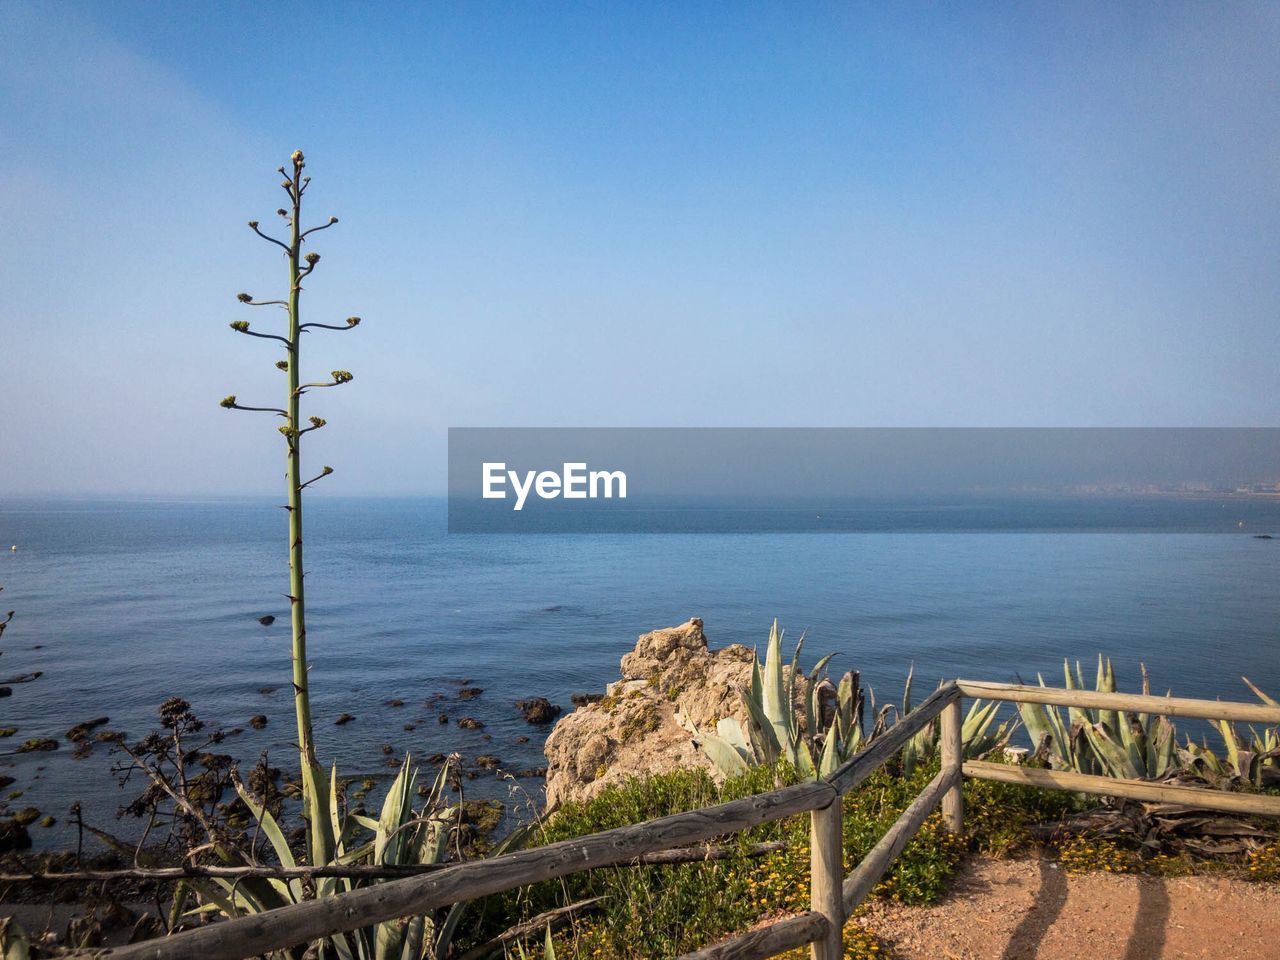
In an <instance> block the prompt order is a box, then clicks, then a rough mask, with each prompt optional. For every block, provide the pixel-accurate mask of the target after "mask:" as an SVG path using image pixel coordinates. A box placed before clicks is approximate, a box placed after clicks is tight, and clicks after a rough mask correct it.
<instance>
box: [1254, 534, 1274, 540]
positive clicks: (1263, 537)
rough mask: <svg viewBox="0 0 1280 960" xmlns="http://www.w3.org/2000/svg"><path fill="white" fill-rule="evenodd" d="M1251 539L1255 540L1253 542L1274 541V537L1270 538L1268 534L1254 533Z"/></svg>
mask: <svg viewBox="0 0 1280 960" xmlns="http://www.w3.org/2000/svg"><path fill="white" fill-rule="evenodd" d="M1253 539H1255V540H1274V539H1275V537H1273V536H1271V534H1269V533H1255V534H1254V535H1253Z"/></svg>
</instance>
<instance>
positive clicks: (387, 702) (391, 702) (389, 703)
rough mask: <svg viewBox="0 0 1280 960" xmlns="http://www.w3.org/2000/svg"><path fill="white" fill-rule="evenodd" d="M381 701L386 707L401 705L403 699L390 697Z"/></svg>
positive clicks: (402, 704)
mask: <svg viewBox="0 0 1280 960" xmlns="http://www.w3.org/2000/svg"><path fill="white" fill-rule="evenodd" d="M383 703H384V704H385V705H386V706H388V707H403V706H404V701H403V700H399V699H397V698H395V697H392V698H391V699H390V700H384V701H383Z"/></svg>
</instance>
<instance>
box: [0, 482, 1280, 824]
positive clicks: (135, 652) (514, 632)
mask: <svg viewBox="0 0 1280 960" xmlns="http://www.w3.org/2000/svg"><path fill="white" fill-rule="evenodd" d="M1091 504H1092V505H1091ZM832 516H834V517H837V518H840V519H837V520H835V521H834V523H833V522H831V521H830V519H829V520H828V523H827V524H826V525H825V526H824V525H822V524H816V525H810V528H809V529H804V530H802V531H801V532H765V533H760V532H752V533H746V532H740V531H741V530H743V529H747V528H756V529H758V527H759V523H758V517H757V518H756V519H755V520H753V521H751V522H750V523H744V521H743V514H742V513H741V511H740V510H737V509H736V508H733V507H732V505H729V506H726V507H725V509H724V510H722V511H721V512H720V513H719V514H717V513H715V512H714V511H711V512H708V511H707V510H705V509H704V510H703V511H701V512H700V513H699V514H698V518H697V523H696V529H697V530H698V532H696V533H682V532H679V529H680V528H679V525H678V522H677V523H675V524H674V525H673V524H672V523H668V524H667V526H666V527H664V528H663V529H665V530H666V531H667V532H661V533H643V532H639V533H611V534H596V533H592V532H591V529H592V524H591V521H590V517H589V516H588V515H586V514H584V518H583V520H582V522H581V529H579V530H578V531H577V532H573V533H546V534H530V535H522V534H489V535H486V534H452V535H451V534H449V533H448V526H447V511H446V504H445V502H444V501H443V500H442V499H431V498H400V499H345V498H339V497H320V496H317V497H314V498H312V499H311V500H310V501H309V502H308V505H307V516H306V520H307V536H306V543H305V547H306V553H307V562H308V576H307V600H308V628H309V644H310V650H309V653H310V659H311V664H312V666H311V686H312V700H313V710H314V714H315V723H316V732H317V739H318V745H319V753H320V756H321V759H322V761H323V762H324V763H325V764H326V765H327V764H330V763H336V764H337V766H338V770H339V773H340V775H341V776H344V777H351V778H366V777H373V778H375V779H376V780H378V781H379V782H384V783H385V782H386V779H387V778H388V777H389V776H390V775H391V774H392V773H393V771H392V770H391V769H389V768H388V767H387V765H386V762H385V760H386V754H385V752H384V751H385V750H386V749H387V748H389V749H390V750H391V751H392V753H393V754H394V755H395V756H397V757H399V756H404V755H405V753H408V754H409V755H410V756H411V757H412V758H416V759H425V758H427V757H430V756H431V755H433V754H437V753H445V754H449V753H453V752H457V753H460V754H461V755H462V756H463V757H464V759H465V760H467V761H468V762H471V761H474V759H475V758H476V757H477V756H479V755H481V754H489V755H493V756H497V757H498V758H499V760H500V762H501V767H502V768H503V769H505V770H508V771H521V770H528V769H530V768H536V767H539V766H542V765H543V764H544V763H545V761H544V759H543V757H542V743H543V740H544V739H545V736H546V734H547V732H548V728H546V727H534V726H530V725H529V724H528V723H526V722H525V720H524V719H523V717H522V716H521V714H520V712H519V711H518V710H517V708H516V705H515V702H516V701H517V700H521V699H526V698H530V697H536V696H544V697H547V698H548V699H550V700H551V701H553V702H554V703H557V704H560V705H561V706H562V707H563V708H564V709H565V710H566V711H568V710H571V709H572V705H571V703H570V697H571V695H572V694H574V693H578V692H589V693H591V692H594V693H599V692H602V691H603V689H604V686H605V684H607V683H609V682H610V681H612V680H615V679H617V678H618V675H619V674H618V662H619V659H620V658H621V657H622V656H623V654H625V653H626V652H627V651H628V650H630V649H631V648H632V647H633V646H634V644H635V641H636V638H637V637H638V636H639V635H640V634H642V633H644V632H646V631H649V630H653V629H655V628H659V627H665V626H671V625H675V624H679V623H682V622H684V621H686V620H688V619H689V618H690V617H700V618H702V620H703V621H704V623H705V629H706V633H707V635H708V637H709V638H710V641H711V644H712V646H713V647H714V646H721V645H725V644H729V643H744V644H747V645H755V646H759V647H760V648H761V652H762V653H763V645H764V642H765V640H766V638H767V636H768V631H769V627H770V624H771V623H772V622H773V620H774V619H775V618H776V619H777V620H778V622H779V623H780V624H781V625H782V626H783V627H784V628H785V630H786V631H787V638H788V639H787V641H786V642H787V644H788V649H789V648H790V644H791V643H792V642H793V641H794V640H795V639H796V638H798V637H799V636H801V635H802V634H803V635H804V637H805V648H804V649H805V654H804V657H803V658H802V659H803V663H804V664H805V665H809V664H812V663H813V662H814V661H815V660H816V659H817V658H818V657H820V656H824V655H826V654H828V653H832V654H835V658H834V660H833V661H832V664H831V671H832V672H833V673H836V674H839V673H842V672H843V671H845V670H858V671H860V672H861V674H862V677H863V680H864V682H865V683H867V684H869V685H870V686H871V688H872V689H873V691H874V693H875V696H876V698H877V700H878V701H879V702H881V703H883V702H891V701H898V700H900V699H901V697H902V692H903V681H904V678H905V677H906V675H907V672H908V670H910V669H912V668H914V675H915V691H916V695H917V697H918V698H919V697H923V696H924V695H926V694H927V693H928V691H929V690H930V689H931V688H932V687H933V686H934V685H935V684H936V683H937V682H938V681H939V680H941V679H942V678H954V677H966V678H972V679H984V680H996V681H1017V680H1024V681H1027V682H1035V679H1036V677H1037V675H1038V674H1043V675H1044V677H1045V679H1046V680H1047V681H1048V682H1050V683H1053V684H1061V682H1062V669H1063V660H1064V658H1065V659H1067V660H1069V661H1071V662H1072V663H1074V662H1075V661H1077V660H1078V661H1080V662H1081V663H1082V665H1083V671H1084V673H1085V676H1086V679H1088V680H1090V681H1091V679H1092V676H1093V672H1094V670H1095V666H1096V662H1097V658H1098V656H1099V655H1100V654H1101V655H1104V656H1107V657H1110V658H1111V659H1112V661H1113V663H1114V665H1115V669H1116V672H1117V674H1118V676H1119V681H1120V685H1121V688H1122V689H1126V690H1132V691H1137V690H1139V689H1140V683H1141V680H1140V677H1141V674H1140V670H1141V666H1140V665H1142V664H1145V665H1146V667H1147V669H1148V671H1149V673H1150V677H1151V684H1152V691H1153V692H1155V693H1161V694H1163V693H1165V692H1167V691H1170V690H1172V691H1173V692H1174V693H1175V694H1177V695H1180V696H1190V697H1209V698H1222V699H1234V700H1245V701H1251V700H1253V699H1254V697H1253V694H1252V693H1251V692H1250V691H1249V689H1248V688H1247V687H1246V686H1245V684H1244V683H1243V681H1242V680H1241V677H1243V676H1247V677H1249V678H1250V679H1251V680H1252V681H1253V682H1255V683H1256V684H1258V685H1259V686H1260V687H1261V688H1262V689H1264V690H1269V691H1272V692H1273V693H1274V694H1276V695H1280V499H1278V498H1262V497H1252V498H1238V497H1231V496H1211V495H1204V496H1200V497H1195V498H1177V497H1163V498H1162V497H1123V496H1117V497H1110V498H1100V499H1094V500H1092V501H1090V502H1088V503H1085V502H1081V501H1070V502H1066V503H1064V502H1063V501H1055V502H1048V501H1046V502H1043V503H1037V502H1034V501H1027V500H1023V501H1020V502H1019V503H1018V504H1017V506H1016V509H1014V510H1004V511H1003V512H1001V511H999V510H997V511H996V512H995V513H993V512H992V504H991V503H989V502H983V503H978V502H958V503H953V502H948V503H934V504H917V503H912V504H885V503H877V504H874V505H864V507H863V508H860V507H859V505H857V504H854V505H845V508H844V509H843V511H834V512H833V513H831V514H830V515H829V517H832ZM717 517H718V519H717ZM993 517H996V518H999V517H1003V518H1005V519H1003V520H1000V519H994V520H993ZM1010 518H1012V519H1010ZM781 526H787V525H786V524H783V525H781ZM790 526H792V527H793V528H794V524H790ZM638 529H644V528H643V527H638ZM1273 535H1274V536H1275V537H1276V539H1266V537H1268V536H1273ZM10 545H13V546H14V547H16V549H14V550H10V549H9V548H10ZM0 547H2V548H3V550H2V552H0V586H3V588H4V591H3V593H0V610H3V611H7V610H9V609H12V610H13V611H14V615H13V620H12V622H11V624H10V626H9V628H8V630H7V631H6V632H5V633H4V635H3V638H2V639H0V652H2V656H0V682H4V681H5V680H6V678H13V677H21V676H22V675H25V674H29V673H34V672H36V671H39V672H40V673H41V675H40V677H39V678H38V679H36V680H34V681H33V682H29V683H7V684H6V685H8V686H9V687H10V688H11V690H12V694H11V696H8V697H5V698H2V699H0V727H16V728H17V731H16V733H14V734H13V735H12V736H9V737H7V738H4V739H0V775H3V776H6V777H12V778H13V779H14V782H13V783H12V784H10V785H9V786H7V787H5V788H4V790H3V791H0V799H2V800H3V802H4V803H6V804H7V805H8V808H9V809H10V810H13V809H19V808H22V807H26V806H34V807H36V808H38V809H39V810H40V811H41V812H42V814H50V815H52V816H53V817H55V818H56V819H57V824H56V825H54V826H53V827H50V828H41V827H33V828H32V833H33V839H34V840H35V841H36V843H37V846H38V847H42V848H50V847H59V846H61V847H66V846H69V845H73V844H74V843H76V841H77V831H76V829H75V827H74V825H73V822H72V818H71V817H70V816H68V811H69V808H70V807H71V805H72V804H73V803H76V802H79V803H80V804H81V809H82V810H83V817H84V819H85V820H86V821H87V822H89V823H92V824H93V825H95V826H99V827H102V828H104V829H107V830H111V831H115V832H118V833H120V834H122V835H126V836H127V835H129V834H130V832H131V831H132V830H133V829H135V826H136V825H131V824H130V823H129V822H128V821H118V820H117V812H118V810H119V808H120V807H121V806H122V805H123V804H124V803H126V802H128V801H129V800H130V799H132V798H133V797H134V796H136V794H137V792H138V790H139V789H140V785H139V783H138V780H137V778H136V777H134V778H133V779H131V780H130V781H129V782H128V783H126V784H125V785H124V786H123V787H122V786H120V785H118V784H117V782H116V779H115V778H114V777H113V775H112V772H111V768H112V765H113V764H114V763H115V762H117V761H118V760H119V758H118V757H113V756H112V755H111V754H110V752H109V751H108V750H107V749H106V748H105V747H102V746H99V747H96V748H95V749H94V750H93V751H92V752H91V753H90V755H89V756H87V757H84V758H79V759H77V758H75V757H74V756H73V751H72V749H71V745H70V743H69V742H68V740H67V737H66V731H67V730H68V728H70V727H72V726H73V725H74V724H77V723H80V722H82V721H85V720H89V719H93V718H98V717H103V716H105V717H109V718H110V723H109V727H110V728H111V729H116V730H122V731H125V732H127V733H128V734H129V735H130V736H131V737H139V736H141V735H143V734H145V733H146V732H148V731H150V730H152V729H154V728H155V727H156V722H157V714H156V708H157V707H158V706H159V704H160V703H161V702H162V701H164V700H165V699H166V698H168V697H172V696H180V697H182V698H184V699H186V700H188V701H189V702H190V703H191V704H192V706H193V708H194V710H195V711H196V713H197V714H198V715H199V716H200V717H201V718H202V719H203V720H205V721H206V723H208V724H210V725H220V726H222V727H224V728H227V729H239V730H240V731H241V732H240V733H238V734H237V735H235V736H233V737H231V738H229V739H228V740H227V741H226V743H225V745H224V749H226V750H228V751H229V752H232V753H234V754H235V755H236V756H237V757H239V758H240V759H241V760H242V761H244V762H245V763H251V762H253V761H254V760H255V759H256V758H257V757H258V756H259V755H260V754H261V753H263V752H265V753H266V754H267V756H268V759H269V761H270V762H271V763H272V764H274V765H278V766H282V767H284V768H285V769H286V770H288V769H290V768H291V767H292V766H293V765H294V764H295V762H296V754H295V752H294V750H293V748H292V746H291V744H292V742H293V740H294V729H295V728H294V721H293V713H292V701H291V696H290V686H289V682H290V681H289V669H290V667H289V659H290V644H289V605H288V600H287V597H286V594H287V592H288V570H287V556H286V551H287V537H286V520H285V513H284V511H282V510H281V509H279V506H278V501H277V500H275V499H272V498H263V499H252V498H251V499H119V500H84V499H79V500H39V499H6V500H0ZM264 616H275V617H276V620H275V622H274V623H272V624H270V625H263V624H262V623H260V622H259V618H261V617H264ZM463 687H479V688H482V689H483V693H482V694H480V695H479V696H478V697H475V698H474V699H470V700H461V699H459V696H458V694H459V691H460V689H461V688H463ZM395 701H400V702H401V705H395V703H394V702H395ZM344 713H347V714H350V715H352V716H353V717H354V718H355V719H354V720H351V721H350V722H348V723H345V724H343V725H341V726H339V725H337V724H336V723H335V721H336V720H337V719H338V718H339V717H340V716H341V715H342V714H344ZM442 714H443V715H444V716H446V717H447V718H448V720H447V722H443V723H442V722H440V716H441V715H442ZM256 715H263V716H265V717H266V718H267V723H266V726H265V727H264V728H262V729H254V728H253V727H251V726H250V724H249V720H250V718H251V717H254V716H256ZM462 717H474V718H476V719H478V720H480V721H481V722H482V723H483V724H484V726H483V728H482V729H479V730H464V729H460V728H459V727H458V726H457V721H458V720H459V719H461V718H462ZM406 726H411V727H413V729H412V730H407V729H406ZM1196 732H1197V734H1199V732H1200V731H1196ZM38 737H48V738H53V739H55V740H57V741H58V742H59V748H58V749H57V750H54V751H49V752H34V753H24V754H20V753H17V752H16V751H17V748H18V746H19V745H20V744H21V743H22V742H24V741H26V740H27V739H29V738H38ZM525 737H527V738H528V740H527V741H522V739H521V738H525ZM464 790H465V791H466V794H467V796H469V797H473V798H482V799H494V798H496V799H501V800H503V801H504V802H507V803H508V804H511V805H519V804H529V805H536V804H537V802H538V801H539V797H540V791H541V780H540V779H539V778H537V777H524V778H515V779H511V778H504V777H498V776H495V775H494V774H493V773H492V772H487V773H485V774H484V775H482V776H479V777H477V778H476V779H475V780H468V781H464ZM14 794H20V795H18V796H14ZM6 797H7V799H4V798H6Z"/></svg>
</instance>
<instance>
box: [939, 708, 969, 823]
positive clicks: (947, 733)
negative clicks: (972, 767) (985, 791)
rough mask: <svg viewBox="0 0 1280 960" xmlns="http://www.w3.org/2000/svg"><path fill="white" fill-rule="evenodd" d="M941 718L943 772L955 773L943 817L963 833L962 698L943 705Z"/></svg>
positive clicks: (946, 798) (943, 799) (943, 808)
mask: <svg viewBox="0 0 1280 960" xmlns="http://www.w3.org/2000/svg"><path fill="white" fill-rule="evenodd" d="M939 720H940V721H941V724H942V772H943V773H952V772H954V773H955V783H954V784H953V785H952V787H951V789H950V790H948V791H947V792H946V793H944V794H943V795H942V819H943V821H944V822H945V823H946V825H947V829H948V830H950V831H951V832H952V833H961V832H962V831H963V830H964V792H963V790H962V786H963V782H964V780H963V777H962V776H961V765H962V764H963V763H964V743H963V742H962V740H961V726H962V724H963V720H962V718H961V716H960V700H959V699H956V700H954V701H952V702H951V703H949V704H947V705H946V706H945V707H943V708H942V713H941V714H940V716H939Z"/></svg>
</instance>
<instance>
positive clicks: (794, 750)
mask: <svg viewBox="0 0 1280 960" xmlns="http://www.w3.org/2000/svg"><path fill="white" fill-rule="evenodd" d="M782 638H783V631H781V630H779V629H778V621H777V620H774V621H773V627H772V628H771V629H770V630H769V642H768V645H767V647H766V651H765V660H764V663H763V664H761V663H760V660H759V658H758V657H757V658H756V659H754V660H753V661H752V665H751V686H750V688H741V689H739V691H738V693H739V696H740V697H741V700H742V705H743V708H744V709H745V711H746V714H747V724H746V735H745V736H744V735H743V728H742V725H741V724H739V722H738V721H737V720H735V719H733V718H731V717H726V718H724V719H721V720H720V721H719V723H717V725H716V732H715V733H711V732H709V731H700V732H699V734H698V745H699V746H700V747H701V748H702V749H703V751H704V752H705V753H706V754H707V756H708V758H710V760H711V762H712V763H714V764H715V765H716V767H717V769H719V770H720V771H721V772H722V773H723V774H724V775H725V776H729V777H737V776H742V775H743V774H745V773H746V772H747V770H748V769H749V768H751V767H760V766H764V767H772V766H774V765H775V764H778V763H785V764H787V765H788V766H790V767H792V768H794V769H795V770H796V771H798V772H799V773H800V775H801V776H802V777H805V778H807V779H814V778H816V777H820V776H823V777H825V776H828V775H829V774H831V773H832V772H833V771H834V770H835V769H836V768H837V767H839V766H840V765H841V764H842V763H844V762H845V761H847V760H849V759H850V758H851V757H852V756H853V755H854V754H856V753H857V752H858V751H859V750H861V749H862V748H863V747H865V746H866V745H867V743H868V741H869V740H871V739H873V738H874V737H876V736H878V735H879V734H880V733H882V732H884V730H885V729H886V725H887V724H888V721H889V717H890V715H891V714H892V713H893V712H894V710H895V707H894V706H893V705H892V704H886V705H885V707H884V708H883V709H882V710H881V711H880V712H879V713H878V714H877V713H876V707H875V694H874V693H872V692H871V691H870V690H869V689H868V690H867V691H866V692H865V693H864V691H863V688H862V684H861V682H860V679H859V675H858V674H857V673H855V672H852V671H850V672H848V673H846V674H845V675H844V676H843V677H841V678H840V683H839V685H838V686H837V685H835V684H833V683H832V682H831V680H830V679H829V678H828V677H827V674H826V667H827V664H828V663H829V662H830V660H831V655H830V654H828V655H827V656H825V657H823V658H822V659H821V660H819V661H818V663H817V665H816V666H814V668H813V669H812V670H811V671H810V672H809V674H808V677H807V680H806V681H805V682H803V683H802V677H803V676H804V674H803V673H802V671H801V669H800V651H801V650H802V649H803V647H804V637H803V636H802V637H801V638H800V640H799V641H798V642H797V643H796V649H795V653H794V654H793V655H792V657H791V667H790V669H784V667H783V664H782ZM913 677H914V670H913V671H910V672H908V673H907V680H906V684H905V686H904V688H903V693H902V710H901V712H900V714H899V715H900V716H903V717H905V716H906V715H907V714H909V713H910V712H911V708H912V703H911V688H912V679H913ZM867 696H869V697H870V712H871V714H872V715H873V716H875V722H874V725H873V727H872V730H871V733H870V735H868V734H867V732H866V727H865V723H864V712H865V710H866V706H867V703H866V700H867ZM998 708H999V704H997V703H984V702H983V701H981V700H975V701H974V703H973V705H972V706H971V707H970V708H969V712H968V714H967V715H966V716H965V719H964V725H963V728H962V730H961V740H962V742H963V744H964V755H965V757H966V758H967V759H976V758H978V757H983V756H986V755H987V754H989V753H991V752H992V751H994V750H997V749H999V748H1000V747H1003V746H1005V744H1007V743H1008V742H1009V735H1010V733H1011V728H1010V726H1009V725H1008V724H1005V723H1001V724H999V725H996V724H995V720H996V714H997V710H998ZM940 733H941V732H940V728H939V725H938V723H937V722H930V723H929V724H927V725H926V726H925V727H924V728H923V729H922V730H921V731H920V732H919V733H918V734H916V735H915V736H914V737H912V738H911V740H910V742H909V743H908V744H907V746H906V747H905V748H904V749H903V751H902V768H903V772H904V773H906V774H907V775H908V776H909V775H910V774H911V773H912V772H913V771H914V770H915V768H916V766H917V765H918V764H927V763H930V762H932V761H933V760H935V759H936V758H937V757H938V751H939V749H940V748H939V739H940Z"/></svg>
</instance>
